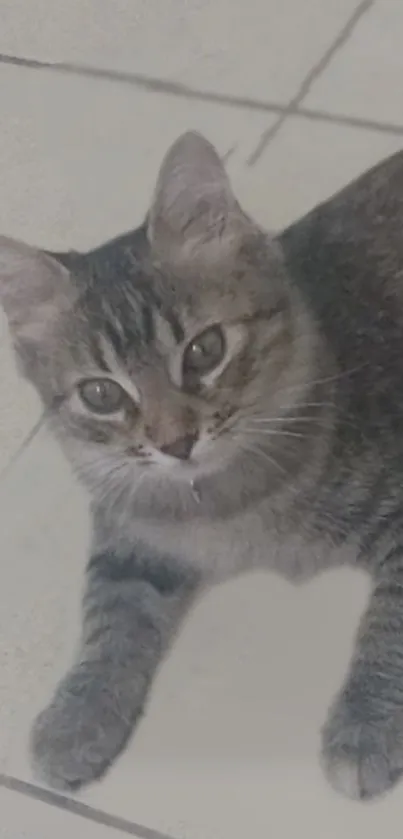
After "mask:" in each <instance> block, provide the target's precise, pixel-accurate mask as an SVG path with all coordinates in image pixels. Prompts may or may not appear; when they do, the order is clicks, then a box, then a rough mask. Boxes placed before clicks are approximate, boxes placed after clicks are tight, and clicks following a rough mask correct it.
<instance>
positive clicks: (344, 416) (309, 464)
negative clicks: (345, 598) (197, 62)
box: [0, 133, 403, 798]
mask: <svg viewBox="0 0 403 839" xmlns="http://www.w3.org/2000/svg"><path fill="white" fill-rule="evenodd" d="M0 300H1V303H2V305H3V307H4V310H5V312H6V314H7V316H8V320H9V324H10V330H11V334H12V336H13V341H14V345H15V350H16V354H17V358H18V361H19V364H20V368H21V370H22V372H23V374H24V375H25V376H26V377H27V378H28V379H29V380H30V381H31V382H32V383H33V384H34V386H35V387H36V388H37V390H38V392H39V394H40V396H41V398H42V400H43V403H44V405H45V408H46V413H47V415H48V416H49V420H50V423H51V426H52V428H53V430H54V433H55V434H56V436H57V438H58V440H59V441H60V443H61V446H62V447H63V449H64V451H65V453H66V455H67V457H68V459H69V460H70V462H71V463H72V465H73V467H74V469H75V471H76V473H77V475H78V476H79V477H80V479H81V480H82V481H83V483H84V484H85V486H86V487H87V489H88V491H89V494H90V497H91V510H92V518H93V536H92V549H91V557H90V560H89V564H88V569H87V583H86V594H85V598H84V619H83V629H82V641H81V647H80V649H79V651H78V653H77V658H76V661H75V663H74V664H73V666H72V668H71V670H70V671H69V672H68V673H67V675H66V676H65V678H64V679H63V680H62V682H61V683H60V684H59V686H58V687H57V689H56V692H55V694H54V696H53V699H52V701H51V703H50V705H49V707H48V708H47V709H46V710H44V711H43V712H42V713H41V714H40V716H39V717H38V719H37V721H36V723H35V725H34V728H33V732H32V744H31V745H32V753H33V761H34V766H35V768H36V770H37V771H38V772H39V774H40V776H41V777H42V778H43V779H44V780H45V781H46V782H47V783H49V784H51V785H53V786H55V787H59V788H64V789H77V788H78V787H80V786H81V785H83V784H86V783H88V782H90V781H93V780H94V779H96V778H99V777H101V776H102V775H103V773H104V772H105V771H106V769H107V768H108V767H109V765H110V764H111V763H112V761H113V760H114V759H115V758H116V756H117V755H118V754H119V753H120V752H121V751H122V749H123V748H124V746H125V744H126V743H127V741H128V738H129V737H130V735H131V734H132V731H133V729H134V727H135V725H136V723H137V721H138V720H139V718H140V717H141V715H142V713H143V710H144V706H145V703H146V701H147V697H148V694H149V691H150V687H151V685H152V681H153V678H154V675H155V672H156V670H157V668H158V667H159V665H160V664H161V661H162V660H163V658H164V656H165V654H166V652H167V650H168V648H169V646H170V644H171V643H172V640H173V638H174V635H175V633H176V632H177V630H178V628H179V626H180V624H181V621H182V620H183V618H184V616H185V615H186V613H187V612H188V610H189V608H190V607H191V606H192V604H193V602H194V600H195V598H197V597H198V595H200V593H201V592H202V591H204V590H206V589H207V588H208V587H211V586H212V585H214V584H216V583H218V582H221V581H223V580H226V579H227V578H229V577H230V576H231V575H235V574H239V573H241V572H245V571H249V570H252V569H256V568H261V567H265V568H267V569H273V570H276V571H278V572H279V573H281V574H282V575H284V576H285V577H286V578H288V579H290V580H301V579H306V578H309V577H311V576H312V575H313V574H315V573H316V572H318V571H319V570H322V569H324V568H329V567H330V566H336V565H340V564H346V563H352V564H354V565H355V566H358V567H360V568H363V569H367V570H368V572H369V573H370V574H371V575H372V579H373V590H372V595H371V598H370V603H369V605H368V609H367V612H366V614H365V615H364V617H363V619H362V623H361V626H360V630H359V633H358V638H357V643H356V647H355V651H354V654H353V658H352V663H351V665H350V669H349V672H348V675H347V677H346V681H345V684H344V686H343V688H342V689H341V692H340V694H339V696H338V697H337V699H336V700H335V702H334V705H333V707H332V709H331V712H330V715H329V718H328V721H327V723H326V724H325V726H324V730H323V764H324V767H325V771H326V773H327V775H328V777H329V779H330V780H331V782H332V783H333V785H334V786H335V787H337V788H338V789H340V790H342V791H343V792H345V793H346V794H348V795H350V796H353V797H359V798H370V797H372V796H374V795H377V794H379V793H382V792H384V791H385V790H386V789H388V788H389V787H390V786H392V784H394V782H395V781H396V780H397V778H398V777H399V775H400V774H401V773H402V771H403V154H399V155H396V156H395V157H394V158H391V159H390V160H389V161H387V162H386V163H383V164H381V165H380V166H379V167H378V168H376V169H374V170H373V171H372V172H370V173H369V174H366V175H365V176H363V178H361V179H360V180H359V181H357V182H356V183H355V184H353V185H352V186H350V187H348V188H347V189H346V190H345V191H344V192H342V193H341V194H340V195H338V196H336V197H335V198H333V199H332V200H331V201H330V202H328V203H327V204H325V205H324V206H323V207H319V208H318V209H316V210H315V211H314V212H313V213H311V214H310V215H309V216H307V217H306V218H305V219H303V220H302V221H300V222H298V223H297V224H296V225H294V226H293V227H291V228H290V229H288V230H287V231H285V233H283V234H282V235H281V236H279V237H277V238H273V237H270V236H269V235H267V233H266V232H264V231H263V230H262V229H261V228H260V227H259V226H257V225H256V224H255V223H254V222H253V221H252V220H251V219H250V218H249V217H248V215H247V214H245V213H244V212H243V211H242V209H241V208H240V206H239V204H238V202H237V200H236V198H235V196H234V194H233V192H232V190H231V187H230V183H229V180H228V177H227V175H226V172H225V170H224V168H223V165H222V163H221V161H220V159H219V157H218V156H217V154H216V152H215V151H214V149H213V147H212V146H211V145H210V144H209V143H208V142H207V141H206V140H204V139H203V138H202V137H200V136H199V135H197V134H194V133H188V134H186V135H184V136H183V137H181V138H180V139H179V140H178V141H177V142H176V143H175V144H174V146H173V147H172V148H171V150H170V151H169V152H168V154H167V156H166V158H165V160H164V162H163V164H162V168H161V171H160V174H159V178H158V182H157V186H156V190H155V194H154V199H153V202H152V206H151V209H150V211H149V213H148V216H147V219H146V222H145V223H144V224H143V225H142V226H141V227H140V228H139V229H138V230H136V231H134V232H132V233H129V234H127V235H125V236H122V237H120V238H118V239H117V240H115V241H112V242H109V243H108V244H106V245H104V246H102V247H100V248H97V249H96V250H94V251H92V252H90V253H86V254H78V253H69V254H58V255H57V254H50V253H45V252H42V251H38V250H35V249H33V248H31V247H27V246H25V245H22V244H20V243H17V242H14V241H11V240H9V239H5V238H2V239H1V240H0Z"/></svg>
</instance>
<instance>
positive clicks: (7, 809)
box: [0, 788, 122, 839]
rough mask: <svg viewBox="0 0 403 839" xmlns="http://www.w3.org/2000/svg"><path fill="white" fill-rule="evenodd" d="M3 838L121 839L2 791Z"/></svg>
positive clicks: (109, 830) (0, 826)
mask: <svg viewBox="0 0 403 839" xmlns="http://www.w3.org/2000/svg"><path fill="white" fill-rule="evenodd" d="M0 812H1V821H0V839H55V837H56V836H57V837H58V839H71V837H72V836H79V837H80V839H119V837H120V838H121V837H122V833H120V831H117V830H113V829H112V828H110V827H104V826H103V825H100V824H96V823H94V822H91V821H87V820H84V819H82V818H80V817H79V816H75V815H73V814H72V813H68V812H66V811H65V810H59V809H57V808H55V807H50V806H49V805H47V804H43V803H42V802H41V801H37V800H35V799H32V798H28V797H27V796H25V795H20V794H19V793H16V792H11V791H10V790H7V789H1V788H0Z"/></svg>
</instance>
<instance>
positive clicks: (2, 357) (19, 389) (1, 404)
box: [0, 310, 41, 475]
mask: <svg viewBox="0 0 403 839" xmlns="http://www.w3.org/2000/svg"><path fill="white" fill-rule="evenodd" d="M40 415H41V406H40V402H39V399H38V398H37V396H36V394H35V393H34V391H33V390H32V389H31V388H30V387H29V385H27V384H26V383H25V382H23V381H21V378H20V377H19V376H18V374H17V370H16V365H15V359H14V353H13V351H12V347H11V341H10V337H9V334H8V328H7V324H6V319H5V316H4V315H3V313H2V311H1V310H0V475H1V473H2V472H3V470H4V469H5V468H6V467H7V465H8V464H9V463H10V461H11V460H12V458H13V457H14V456H15V454H16V452H17V451H18V450H19V448H20V446H21V445H22V443H23V442H24V440H25V439H26V438H27V435H28V434H29V433H30V431H31V430H32V428H33V427H34V425H35V424H36V423H37V422H38V420H39V418H40Z"/></svg>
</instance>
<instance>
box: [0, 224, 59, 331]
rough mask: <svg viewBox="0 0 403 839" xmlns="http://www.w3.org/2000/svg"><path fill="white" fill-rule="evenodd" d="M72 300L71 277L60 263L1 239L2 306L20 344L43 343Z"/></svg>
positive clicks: (19, 243) (24, 246)
mask: <svg viewBox="0 0 403 839" xmlns="http://www.w3.org/2000/svg"><path fill="white" fill-rule="evenodd" d="M71 297H72V287H71V283H70V275H69V272H68V271H67V269H66V268H65V267H64V266H63V265H61V263H59V262H57V260H56V259H54V258H53V257H51V256H49V255H48V254H46V253H45V252H44V251H40V250H37V249H36V248H32V247H30V246H28V245H24V244H22V242H17V241H15V240H13V239H8V238H6V237H4V236H0V304H1V306H2V308H3V309H4V311H5V313H6V316H7V319H8V322H9V326H10V330H11V334H12V337H13V339H14V341H15V342H16V343H17V344H19V343H23V342H24V340H27V341H28V342H30V343H40V342H41V340H42V339H43V338H44V336H45V334H46V332H47V331H48V330H49V328H50V326H51V324H52V323H54V321H55V319H56V318H57V316H58V314H59V313H61V311H62V310H64V309H66V308H67V307H68V306H70V305H71Z"/></svg>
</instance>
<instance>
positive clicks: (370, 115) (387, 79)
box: [304, 0, 403, 125]
mask: <svg viewBox="0 0 403 839" xmlns="http://www.w3.org/2000/svg"><path fill="white" fill-rule="evenodd" d="M402 26H403V13H402V4H401V3H400V0H382V2H379V3H374V4H373V6H372V8H371V9H370V10H369V11H368V12H367V13H366V15H365V16H364V17H363V18H362V20H361V21H360V23H359V24H358V26H357V27H356V28H355V30H354V32H353V33H352V35H351V37H350V39H349V41H348V43H347V44H346V45H345V46H344V47H343V49H342V50H340V52H339V53H338V54H337V55H336V56H335V57H334V59H333V61H332V62H331V64H330V65H329V67H328V68H327V70H326V72H325V73H324V74H323V75H322V76H321V77H320V78H319V79H318V80H317V81H316V83H315V84H314V85H313V86H312V89H311V92H310V94H309V96H308V97H307V98H306V99H305V100H304V105H306V106H307V107H312V108H319V109H322V110H324V111H331V112H332V113H339V114H346V115H349V116H354V117H362V118H366V119H372V120H378V121H385V122H391V123H394V124H400V125H403V98H402V95H401V79H402V74H403V53H402Z"/></svg>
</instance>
